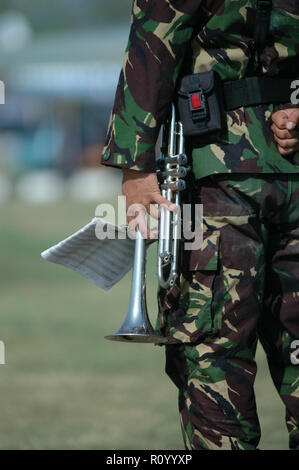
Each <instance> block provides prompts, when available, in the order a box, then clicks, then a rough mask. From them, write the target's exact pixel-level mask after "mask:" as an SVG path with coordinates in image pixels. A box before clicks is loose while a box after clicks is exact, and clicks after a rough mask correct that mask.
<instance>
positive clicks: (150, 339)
mask: <svg viewBox="0 0 299 470" xmlns="http://www.w3.org/2000/svg"><path fill="white" fill-rule="evenodd" d="M105 338H106V339H110V340H112V341H126V342H132V343H156V344H164V343H166V342H167V340H166V338H163V337H162V336H160V335H158V333H156V332H155V330H154V329H153V328H152V327H151V326H150V325H142V326H138V327H133V329H129V328H127V327H126V326H124V325H122V326H121V327H120V328H119V329H118V330H117V331H115V333H112V334H111V335H106V336H105Z"/></svg>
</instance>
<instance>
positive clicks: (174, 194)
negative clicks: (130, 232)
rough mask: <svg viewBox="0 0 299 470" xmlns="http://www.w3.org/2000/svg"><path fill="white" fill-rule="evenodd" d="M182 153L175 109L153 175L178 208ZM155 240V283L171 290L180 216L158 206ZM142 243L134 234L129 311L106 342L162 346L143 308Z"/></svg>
mask: <svg viewBox="0 0 299 470" xmlns="http://www.w3.org/2000/svg"><path fill="white" fill-rule="evenodd" d="M186 163H187V157H186V155H185V154H184V137H183V126H182V123H181V122H178V121H177V120H176V110H175V106H174V105H173V104H172V106H171V116H170V119H169V121H168V122H167V123H166V125H163V126H162V129H161V152H160V158H159V160H158V170H157V176H158V180H159V182H160V189H161V193H162V196H163V197H164V198H165V199H167V200H168V201H170V202H172V203H174V204H175V205H177V206H180V191H182V190H183V189H185V187H186V183H185V181H184V178H185V176H186V175H187V171H188V168H187V167H185V165H186ZM160 210H161V213H160V220H159V241H158V280H159V284H160V285H161V287H162V288H164V289H171V288H172V287H173V286H174V284H175V281H176V279H177V276H178V260H179V256H178V255H179V238H180V237H179V229H180V213H179V211H177V212H170V211H169V210H168V209H166V208H165V207H161V209H160ZM145 271H146V242H145V240H144V238H143V237H142V235H141V233H140V231H139V230H138V229H137V231H136V241H135V253H134V266H133V274H132V285H131V294H130V302H129V308H128V311H127V315H126V318H125V320H124V322H123V324H122V325H121V327H120V328H119V329H118V330H117V331H115V332H114V333H112V334H110V335H106V336H105V338H106V339H110V340H113V341H128V342H130V341H131V342H135V343H156V344H163V343H166V342H167V339H166V338H164V337H162V336H160V335H159V333H158V332H157V331H156V330H154V328H153V327H152V325H151V323H150V320H149V316H148V311H147V305H146V274H145Z"/></svg>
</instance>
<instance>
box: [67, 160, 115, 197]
mask: <svg viewBox="0 0 299 470" xmlns="http://www.w3.org/2000/svg"><path fill="white" fill-rule="evenodd" d="M121 179H122V172H121V171H119V170H117V169H113V168H112V169H103V168H83V169H80V170H77V171H76V172H74V173H73V174H72V176H71V177H70V178H69V181H68V195H69V197H70V198H71V199H73V200H77V201H82V202H88V201H90V202H93V201H94V202H103V201H107V202H108V201H109V200H110V199H111V198H113V197H115V196H117V195H118V194H121Z"/></svg>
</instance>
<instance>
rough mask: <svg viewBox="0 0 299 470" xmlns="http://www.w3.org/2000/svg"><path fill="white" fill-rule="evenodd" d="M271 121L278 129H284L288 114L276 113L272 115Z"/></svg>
mask: <svg viewBox="0 0 299 470" xmlns="http://www.w3.org/2000/svg"><path fill="white" fill-rule="evenodd" d="M272 121H273V123H274V124H275V125H276V127H278V129H286V124H287V122H288V114H287V113H286V112H285V111H284V110H281V111H276V113H273V114H272Z"/></svg>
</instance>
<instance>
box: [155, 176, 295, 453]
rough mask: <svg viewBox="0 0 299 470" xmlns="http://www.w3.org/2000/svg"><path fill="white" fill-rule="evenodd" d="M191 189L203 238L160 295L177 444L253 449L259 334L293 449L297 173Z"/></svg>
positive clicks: (208, 181)
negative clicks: (175, 397) (175, 400)
mask: <svg viewBox="0 0 299 470" xmlns="http://www.w3.org/2000/svg"><path fill="white" fill-rule="evenodd" d="M195 189H196V191H195V202H197V203H202V204H203V215H204V217H203V223H204V237H203V238H204V240H203V244H202V246H201V248H200V249H198V250H195V251H190V252H184V253H183V258H182V264H181V266H182V268H181V273H180V278H179V280H178V282H177V284H176V285H175V287H174V288H173V289H172V290H171V291H170V292H169V291H165V290H160V292H159V295H158V298H159V303H160V312H161V314H160V320H159V321H160V328H161V330H162V332H163V333H164V334H165V335H167V336H168V339H169V344H168V345H167V346H166V372H167V374H168V375H169V376H170V378H171V379H172V381H173V382H174V383H175V385H176V386H177V387H178V389H179V411H180V416H181V423H182V429H183V436H184V441H185V446H186V448H187V449H210V450H237V449H244V450H253V449H256V448H257V445H258V443H259V440H260V425H259V420H258V416H257V410H256V402H255V394H254V380H255V375H256V362H255V352H256V345H257V340H258V338H259V339H260V341H261V343H262V345H263V347H264V350H265V352H266V355H267V360H268V365H269V369H270V373H271V376H272V379H273V382H274V384H275V387H276V389H277V391H278V393H279V395H280V397H281V399H282V400H283V403H284V405H285V409H286V425H287V429H288V432H289V443H290V444H289V445H290V448H291V449H299V430H298V424H299V175H298V176H297V175H278V174H275V175H273V174H271V175H263V176H261V175H244V174H243V175H217V176H212V177H208V178H205V179H203V180H199V181H198V182H197V183H196V188H195ZM296 350H297V351H296ZM273 393H274V392H273Z"/></svg>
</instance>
